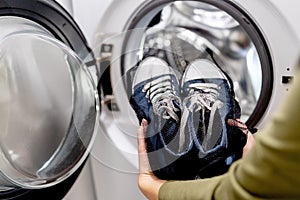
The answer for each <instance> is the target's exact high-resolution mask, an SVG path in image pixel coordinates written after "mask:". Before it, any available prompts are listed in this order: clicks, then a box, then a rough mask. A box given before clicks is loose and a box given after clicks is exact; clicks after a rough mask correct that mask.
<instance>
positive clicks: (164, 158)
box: [130, 57, 192, 179]
mask: <svg viewBox="0 0 300 200" xmlns="http://www.w3.org/2000/svg"><path fill="white" fill-rule="evenodd" d="M132 91H133V94H132V96H131V98H130V104H131V106H132V108H133V109H134V111H135V112H136V114H137V117H138V119H139V121H140V122H141V121H142V119H143V118H144V119H146V120H147V121H148V124H149V125H148V129H147V133H146V139H145V140H146V146H147V152H148V157H149V161H150V166H151V168H152V170H153V172H154V174H155V175H156V176H158V177H159V178H162V179H177V178H178V175H179V174H182V173H181V172H179V171H178V170H179V169H178V167H177V166H178V163H180V162H182V161H181V160H182V159H181V156H182V155H184V154H186V153H187V152H188V151H189V150H190V149H191V147H192V138H191V135H190V133H186V134H179V129H180V120H181V113H182V105H181V104H182V103H181V99H180V97H179V95H180V93H179V91H180V90H179V82H178V79H177V77H176V74H175V72H174V71H173V69H172V68H171V67H169V66H168V64H167V63H166V62H165V61H163V60H162V59H160V58H156V57H147V58H146V59H145V60H143V61H142V62H141V63H140V65H139V66H138V67H137V70H136V74H135V76H134V79H133V83H132Z"/></svg>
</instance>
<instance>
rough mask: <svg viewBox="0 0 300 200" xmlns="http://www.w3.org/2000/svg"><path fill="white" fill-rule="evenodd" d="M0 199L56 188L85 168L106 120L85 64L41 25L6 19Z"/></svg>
mask: <svg viewBox="0 0 300 200" xmlns="http://www.w3.org/2000/svg"><path fill="white" fill-rule="evenodd" d="M0 24H1V27H4V30H5V31H1V34H0V118H1V120H0V148H1V149H0V191H1V190H7V188H14V187H23V188H28V189H35V188H45V187H49V186H52V185H55V184H57V183H59V182H61V181H63V180H65V179H66V178H67V177H69V176H70V175H71V174H72V173H74V172H75V171H76V170H77V168H78V167H79V166H80V165H81V164H82V163H83V162H84V160H85V159H86V157H87V155H88V153H89V152H88V151H89V150H90V147H91V144H92V141H93V138H94V135H95V132H96V129H97V123H96V122H97V120H98V112H99V102H98V94H97V89H96V87H95V84H94V83H93V80H92V77H91V75H90V73H89V71H88V69H87V67H86V66H85V65H84V64H83V62H82V61H81V60H80V59H79V57H78V56H77V55H76V54H75V53H74V52H73V51H72V50H71V49H70V48H69V47H67V46H66V45H64V44H63V43H61V42H60V41H58V40H57V39H55V38H54V37H53V36H52V35H51V33H49V32H48V31H46V30H45V29H44V28H43V27H41V26H39V25H38V24H36V23H34V22H32V21H30V20H26V19H23V18H19V17H1V18H0Z"/></svg>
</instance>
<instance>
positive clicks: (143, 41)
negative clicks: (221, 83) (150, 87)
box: [121, 0, 273, 126]
mask: <svg viewBox="0 0 300 200" xmlns="http://www.w3.org/2000/svg"><path fill="white" fill-rule="evenodd" d="M126 29H127V30H130V31H128V33H126V35H125V42H124V45H123V51H122V61H121V67H122V73H123V74H124V75H126V76H130V73H131V71H132V73H134V72H133V70H134V67H133V66H135V65H136V64H137V63H139V62H140V61H141V60H143V59H145V58H146V57H148V56H155V57H159V58H162V59H163V60H165V61H166V62H167V63H168V64H169V65H170V66H171V67H173V68H174V69H175V70H176V71H177V72H178V74H179V76H180V74H181V75H182V74H183V73H184V71H185V69H186V67H187V66H188V65H189V63H191V62H193V61H194V60H196V59H208V60H211V61H212V62H214V63H215V64H216V65H217V66H219V67H220V68H221V69H222V70H223V71H225V72H226V73H227V74H228V75H229V77H230V78H231V79H232V83H233V86H234V91H235V95H236V98H237V100H238V101H239V104H240V107H241V118H242V120H243V121H244V122H246V123H247V125H248V126H255V125H256V124H257V122H258V121H259V120H260V117H261V116H262V115H263V114H264V112H265V110H264V109H265V108H266V107H267V105H268V101H269V99H270V96H271V93H272V91H271V88H272V84H273V72H272V64H271V59H270V54H269V51H268V46H267V45H266V42H265V40H264V38H263V36H262V34H261V32H260V30H259V28H258V26H257V25H256V24H255V23H254V21H253V20H252V18H251V17H250V16H249V15H247V14H246V12H244V11H243V9H242V8H240V7H239V6H237V5H235V4H234V3H232V2H228V1H206V0H203V1H169V0H164V1H160V2H150V3H148V4H146V5H143V7H141V8H140V9H139V10H138V11H137V12H136V13H135V15H134V18H133V19H132V21H130V22H129V24H128V26H127V27H126ZM129 88H130V86H129Z"/></svg>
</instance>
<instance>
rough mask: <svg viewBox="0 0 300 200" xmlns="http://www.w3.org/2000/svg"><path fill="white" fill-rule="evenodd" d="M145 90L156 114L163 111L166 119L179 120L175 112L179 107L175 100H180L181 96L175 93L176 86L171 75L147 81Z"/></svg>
mask: <svg viewBox="0 0 300 200" xmlns="http://www.w3.org/2000/svg"><path fill="white" fill-rule="evenodd" d="M143 92H146V97H147V98H149V100H150V101H151V103H152V105H153V112H154V113H155V114H157V115H161V113H162V117H163V118H164V119H170V118H173V119H174V120H175V121H176V122H178V121H179V118H178V116H177V114H176V113H175V112H177V111H179V109H178V108H176V107H175V106H174V102H173V101H177V102H180V98H179V97H178V96H176V95H175V88H174V86H173V85H172V80H171V79H170V77H169V76H162V77H160V78H158V79H155V80H153V81H151V82H149V83H147V84H146V85H145V86H144V88H143Z"/></svg>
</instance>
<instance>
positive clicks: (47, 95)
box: [0, 0, 300, 200]
mask: <svg viewBox="0 0 300 200" xmlns="http://www.w3.org/2000/svg"><path fill="white" fill-rule="evenodd" d="M59 3H60V4H57V3H56V2H55V1H52V0H31V1H26V2H24V1H22V0H0V27H1V31H0V39H1V40H0V45H1V48H0V91H1V92H0V118H1V122H0V127H1V129H0V131H1V132H0V137H1V138H0V146H1V151H0V152H1V153H0V156H1V161H0V163H1V164H0V199H41V198H45V197H47V198H51V199H62V198H64V199H68V200H76V199H86V200H89V199H91V200H92V199H103V200H115V199H128V200H135V199H144V197H143V195H142V194H141V193H140V191H139V190H138V187H137V171H138V169H137V144H136V130H137V127H138V121H137V118H136V116H135V113H134V112H133V110H132V109H131V107H130V105H129V103H128V92H130V91H128V87H127V86H128V84H127V80H128V79H127V77H128V76H127V75H128V74H130V73H131V72H134V66H136V65H137V63H138V62H139V61H140V60H141V59H143V58H144V57H145V56H147V55H155V56H158V57H160V56H161V57H163V58H165V59H167V61H168V62H169V63H171V62H173V63H174V65H176V67H178V69H183V70H184V67H185V65H186V64H187V63H185V62H181V61H189V59H191V60H192V59H194V58H195V56H196V57H203V58H210V59H215V60H216V62H218V63H219V64H220V66H221V67H222V68H223V69H224V70H227V71H228V73H229V74H230V75H231V76H232V79H233V82H234V86H235V90H236V94H237V98H238V99H239V101H240V103H241V107H242V117H243V120H244V121H245V122H246V123H247V124H248V125H249V126H252V127H257V128H258V129H261V128H262V127H263V126H264V125H265V124H266V123H267V121H268V120H269V119H270V116H271V115H272V112H273V111H274V110H275V109H276V108H277V106H278V104H279V103H280V101H281V99H282V98H284V96H285V94H286V93H287V92H288V90H289V86H290V80H291V79H292V78H293V76H294V75H295V68H296V65H297V62H298V53H299V44H300V42H299V41H300V36H299V35H300V34H299V33H300V25H298V23H297V18H299V14H298V11H297V7H299V5H300V3H299V2H297V0H290V1H289V2H288V3H285V2H282V1H280V0H265V1H260V0H252V1H246V0H198V1H185V0H184V1H176V2H174V1H171V0H161V1H149V0H122V1H119V0H98V1H96V0H86V1H84V2H83V1H80V0H73V1H64V0H61V1H59ZM60 5H62V6H64V7H65V8H66V9H67V10H68V11H69V12H70V13H67V12H66V11H65V10H64V9H63V8H62V7H61V6H60ZM70 14H72V16H71V15H70ZM74 19H75V20H74ZM75 21H76V22H77V23H78V24H79V26H77V25H76V23H75ZM79 27H80V28H79ZM81 31H82V32H81ZM84 35H85V36H86V38H87V41H86V39H85V37H84ZM174 41H176V44H178V43H179V44H181V45H177V47H178V46H179V47H185V49H182V48H175V47H174V46H172V45H173V43H175V42H174ZM153 45H154V46H153ZM89 46H90V47H91V49H90V48H89ZM170 46H171V47H172V48H171V49H172V50H178V52H177V53H176V54H172V55H171V56H170V57H167V56H166V55H165V54H164V52H163V53H160V52H161V51H154V52H151V51H149V49H150V50H151V49H156V50H157V49H163V50H164V49H165V48H166V47H170ZM183 50H185V51H183ZM187 51H190V52H191V53H189V54H187V55H186V54H184V52H187ZM174 55H176V56H174ZM178 55H179V56H178ZM189 55H193V56H194V57H193V56H192V57H189V58H187V56H189ZM183 58H184V59H183ZM129 77H130V76H129ZM99 79H100V85H98V89H99V91H100V93H101V95H100V97H101V101H100V102H101V103H100V104H99V103H98V102H99V96H98V93H97V89H96V83H97V82H98V80H99ZM129 88H130V87H129ZM98 113H99V115H98ZM98 122H99V124H100V126H99V127H98V125H97V124H98ZM53 130H55V131H53ZM96 132H97V133H98V134H97V136H95V133H96ZM93 142H94V144H93V148H92V150H91V152H90V156H89V158H88V154H89V150H90V149H91V146H92V143H93ZM70 149H71V150H70ZM87 158H88V159H87ZM82 168H83V169H82ZM80 172H82V173H81V174H80ZM78 174H80V175H79V176H78ZM74 183H75V184H74ZM71 187H72V188H71ZM70 188H71V190H69V189H70ZM68 191H69V192H68ZM66 193H67V194H66Z"/></svg>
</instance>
